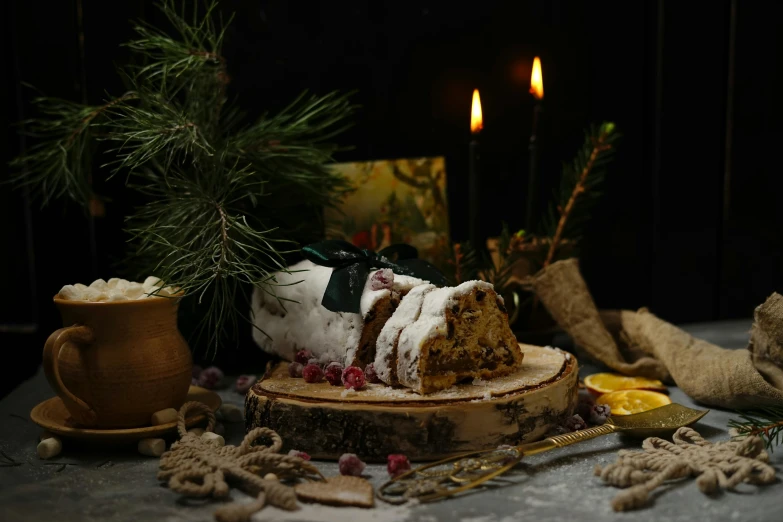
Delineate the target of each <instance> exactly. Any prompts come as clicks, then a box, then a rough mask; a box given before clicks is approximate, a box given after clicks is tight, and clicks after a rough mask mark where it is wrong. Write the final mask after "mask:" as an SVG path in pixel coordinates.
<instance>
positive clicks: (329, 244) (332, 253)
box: [302, 239, 448, 314]
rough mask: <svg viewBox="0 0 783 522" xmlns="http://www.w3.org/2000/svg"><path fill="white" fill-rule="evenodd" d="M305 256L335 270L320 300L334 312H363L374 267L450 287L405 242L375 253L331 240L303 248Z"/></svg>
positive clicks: (430, 265)
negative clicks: (365, 289)
mask: <svg viewBox="0 0 783 522" xmlns="http://www.w3.org/2000/svg"><path fill="white" fill-rule="evenodd" d="M302 255H304V257H305V258H306V259H308V260H310V261H312V262H313V263H315V264H316V265H321V266H328V267H331V268H333V269H334V270H333V271H332V276H331V277H330V278H329V283H328V284H327V285H326V291H325V292H324V296H323V299H322V300H321V304H322V305H323V306H324V307H325V308H326V309H327V310H331V311H332V312H348V313H353V314H358V313H361V301H362V293H363V292H364V285H365V284H366V282H367V277H368V276H369V275H370V271H371V270H372V269H375V268H391V270H392V272H394V273H395V274H400V275H406V276H412V277H418V278H419V279H424V280H425V281H429V282H430V283H432V284H434V285H436V286H445V285H447V284H448V280H447V279H446V277H445V276H444V275H443V274H442V273H440V271H439V270H438V269H437V268H435V266H433V265H432V264H430V263H428V262H427V261H424V260H423V259H418V257H417V256H418V255H419V252H418V250H416V248H415V247H412V246H410V245H406V244H402V243H400V244H395V245H391V246H388V247H386V248H384V249H383V250H381V251H380V252H377V253H376V252H373V251H372V250H367V249H360V248H358V247H356V246H354V245H352V244H351V243H349V242H347V241H341V240H337V239H330V240H327V241H322V242H320V243H313V244H312V245H307V246H306V247H304V248H302Z"/></svg>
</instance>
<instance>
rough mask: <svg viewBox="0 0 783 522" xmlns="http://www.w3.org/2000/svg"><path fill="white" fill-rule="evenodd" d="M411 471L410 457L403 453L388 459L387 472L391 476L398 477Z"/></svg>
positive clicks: (395, 454) (390, 456)
mask: <svg viewBox="0 0 783 522" xmlns="http://www.w3.org/2000/svg"><path fill="white" fill-rule="evenodd" d="M410 469H411V463H410V462H408V457H406V456H405V455H403V454H401V453H394V454H392V455H389V456H388V457H386V470H387V471H388V472H389V475H391V476H392V477H396V476H397V475H399V474H401V473H405V472H406V471H409V470H410Z"/></svg>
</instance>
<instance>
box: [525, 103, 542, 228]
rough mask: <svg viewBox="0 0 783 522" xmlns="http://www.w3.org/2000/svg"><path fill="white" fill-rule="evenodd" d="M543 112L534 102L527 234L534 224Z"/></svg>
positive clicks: (528, 180)
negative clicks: (539, 141)
mask: <svg viewBox="0 0 783 522" xmlns="http://www.w3.org/2000/svg"><path fill="white" fill-rule="evenodd" d="M543 110H544V107H543V105H542V104H541V102H540V101H537V102H536V105H535V107H534V108H533V126H532V128H531V131H530V143H529V145H528V149H527V150H528V152H529V155H530V171H529V172H528V178H527V215H526V219H525V230H526V231H527V233H528V234H533V233H534V231H533V227H535V226H536V225H537V223H536V222H535V217H534V216H535V211H536V199H537V197H536V196H537V195H538V119H539V116H540V114H541V112H542V111H543Z"/></svg>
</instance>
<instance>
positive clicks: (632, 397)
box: [595, 390, 672, 415]
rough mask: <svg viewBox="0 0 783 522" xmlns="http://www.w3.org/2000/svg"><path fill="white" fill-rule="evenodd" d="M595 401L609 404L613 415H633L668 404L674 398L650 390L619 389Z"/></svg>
mask: <svg viewBox="0 0 783 522" xmlns="http://www.w3.org/2000/svg"><path fill="white" fill-rule="evenodd" d="M595 402H596V403H597V404H608V405H609V409H610V410H612V415H631V414H632V413H642V412H643V411H649V410H654V409H655V408H660V407H661V406H666V405H667V404H671V403H672V400H671V399H670V398H669V397H668V396H667V395H664V394H662V393H658V392H654V391H650V390H617V391H613V392H609V393H605V394H603V395H601V396H600V397H598V398H597V399H596V400H595Z"/></svg>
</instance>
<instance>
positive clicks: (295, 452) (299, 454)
mask: <svg viewBox="0 0 783 522" xmlns="http://www.w3.org/2000/svg"><path fill="white" fill-rule="evenodd" d="M288 455H289V456H290V457H299V458H300V459H302V460H310V455H308V454H307V453H305V452H304V451H299V450H295V449H292V450H291V451H289V452H288Z"/></svg>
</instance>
